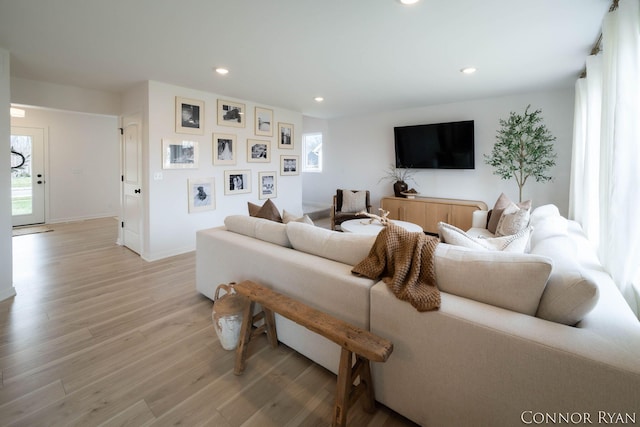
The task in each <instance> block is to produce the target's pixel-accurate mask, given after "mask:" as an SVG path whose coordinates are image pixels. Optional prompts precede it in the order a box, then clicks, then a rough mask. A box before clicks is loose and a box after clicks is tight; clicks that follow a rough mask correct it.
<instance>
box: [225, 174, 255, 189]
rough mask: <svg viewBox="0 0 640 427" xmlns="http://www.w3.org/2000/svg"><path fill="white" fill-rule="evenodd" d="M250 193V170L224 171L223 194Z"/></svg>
mask: <svg viewBox="0 0 640 427" xmlns="http://www.w3.org/2000/svg"><path fill="white" fill-rule="evenodd" d="M243 193H251V170H248V169H247V170H226V171H224V194H227V195H230V194H243Z"/></svg>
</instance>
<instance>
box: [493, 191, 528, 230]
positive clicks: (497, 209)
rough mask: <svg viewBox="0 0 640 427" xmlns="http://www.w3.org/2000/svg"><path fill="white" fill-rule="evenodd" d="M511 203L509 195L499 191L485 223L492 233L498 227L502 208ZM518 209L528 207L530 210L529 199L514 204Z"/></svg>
mask: <svg viewBox="0 0 640 427" xmlns="http://www.w3.org/2000/svg"><path fill="white" fill-rule="evenodd" d="M510 203H512V202H511V200H510V199H509V197H507V195H506V194H504V193H501V194H500V197H498V200H496V204H495V205H494V206H493V209H492V210H491V211H492V212H491V217H489V223H488V224H487V229H488V230H489V231H490V232H492V233H493V234H495V233H496V228H497V227H498V221H500V217H501V216H502V212H503V211H504V209H505V208H506V207H507V206H509V204H510ZM516 205H517V206H518V207H519V208H520V209H528V210H531V200H527V201H525V202H521V203H517V204H516Z"/></svg>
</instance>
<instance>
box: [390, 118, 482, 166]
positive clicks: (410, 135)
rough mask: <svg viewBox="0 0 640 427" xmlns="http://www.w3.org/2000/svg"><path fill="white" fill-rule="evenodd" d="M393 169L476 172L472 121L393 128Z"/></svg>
mask: <svg viewBox="0 0 640 427" xmlns="http://www.w3.org/2000/svg"><path fill="white" fill-rule="evenodd" d="M393 130H394V136H395V147H396V167H402V168H416V169H475V157H474V133H473V120H467V121H462V122H450V123H436V124H426V125H415V126H401V127H395V128H393Z"/></svg>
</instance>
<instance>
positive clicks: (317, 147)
mask: <svg viewBox="0 0 640 427" xmlns="http://www.w3.org/2000/svg"><path fill="white" fill-rule="evenodd" d="M302 156H303V160H302V171H303V172H322V134H321V133H307V134H304V135H302Z"/></svg>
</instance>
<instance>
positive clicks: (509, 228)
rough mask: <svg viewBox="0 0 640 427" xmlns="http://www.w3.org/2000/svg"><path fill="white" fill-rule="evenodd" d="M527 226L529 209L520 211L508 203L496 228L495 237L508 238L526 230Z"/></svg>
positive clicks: (513, 204)
mask: <svg viewBox="0 0 640 427" xmlns="http://www.w3.org/2000/svg"><path fill="white" fill-rule="evenodd" d="M528 224H529V209H520V208H519V207H518V206H517V205H516V204H515V203H513V202H511V203H509V206H507V207H506V208H505V209H504V211H502V216H500V220H499V221H498V226H497V227H496V236H498V237H500V236H510V235H512V234H516V233H519V232H520V231H522V230H524V229H525V228H527V225H528Z"/></svg>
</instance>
